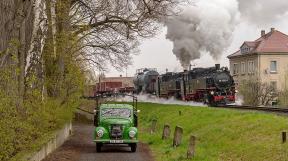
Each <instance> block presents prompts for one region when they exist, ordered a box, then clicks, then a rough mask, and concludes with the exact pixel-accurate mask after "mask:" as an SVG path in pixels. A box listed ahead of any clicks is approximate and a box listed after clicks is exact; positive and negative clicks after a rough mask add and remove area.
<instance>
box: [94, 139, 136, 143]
mask: <svg viewBox="0 0 288 161" xmlns="http://www.w3.org/2000/svg"><path fill="white" fill-rule="evenodd" d="M94 142H96V143H103V144H130V143H138V140H110V139H97V140H94Z"/></svg>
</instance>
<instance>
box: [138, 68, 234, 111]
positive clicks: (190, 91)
mask: <svg viewBox="0 0 288 161" xmlns="http://www.w3.org/2000/svg"><path fill="white" fill-rule="evenodd" d="M156 75H157V74H155V75H154V74H153V79H151V80H153V81H142V82H143V83H144V84H145V82H149V84H147V85H144V84H142V83H138V84H137V83H135V88H136V89H139V88H142V89H145V88H143V87H145V86H147V87H148V86H149V87H150V88H149V90H146V92H145V93H150V94H155V92H156V95H157V96H159V97H165V98H169V97H175V98H177V99H181V100H183V101H196V102H204V103H207V104H208V105H212V106H218V105H225V104H229V103H234V102H235V85H234V80H233V77H232V76H231V75H230V72H229V71H228V68H226V67H222V68H220V64H216V65H215V66H214V67H209V68H193V69H192V70H189V71H187V70H186V71H184V72H177V73H172V72H167V73H165V74H162V75H158V76H157V80H156V82H155V83H154V80H155V77H156ZM143 76H144V75H143ZM136 80H137V77H136ZM138 80H139V75H138ZM143 80H144V79H143ZM152 82H153V83H152ZM140 84H141V86H140V87H137V85H140ZM151 85H153V86H151ZM151 88H155V90H152V89H151ZM149 91H153V93H151V92H149Z"/></svg>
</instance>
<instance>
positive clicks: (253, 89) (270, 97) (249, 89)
mask: <svg viewBox="0 0 288 161" xmlns="http://www.w3.org/2000/svg"><path fill="white" fill-rule="evenodd" d="M239 92H240V95H242V96H243V102H244V104H245V105H252V106H258V105H265V106H266V105H269V104H270V103H271V101H274V100H275V99H276V98H277V95H278V92H277V89H276V88H275V87H274V86H273V85H271V84H268V83H265V82H261V80H260V79H259V78H257V77H255V78H251V79H249V80H243V81H242V82H241V84H240V87H239Z"/></svg>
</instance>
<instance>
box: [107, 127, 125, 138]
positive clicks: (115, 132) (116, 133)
mask: <svg viewBox="0 0 288 161" xmlns="http://www.w3.org/2000/svg"><path fill="white" fill-rule="evenodd" d="M122 136H123V126H122V125H112V126H111V132H110V137H111V138H112V139H122Z"/></svg>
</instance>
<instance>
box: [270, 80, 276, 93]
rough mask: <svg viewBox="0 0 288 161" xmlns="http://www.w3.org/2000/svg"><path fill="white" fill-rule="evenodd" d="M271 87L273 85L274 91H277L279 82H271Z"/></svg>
mask: <svg viewBox="0 0 288 161" xmlns="http://www.w3.org/2000/svg"><path fill="white" fill-rule="evenodd" d="M270 85H271V87H272V88H273V90H274V91H277V81H271V82H270Z"/></svg>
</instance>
